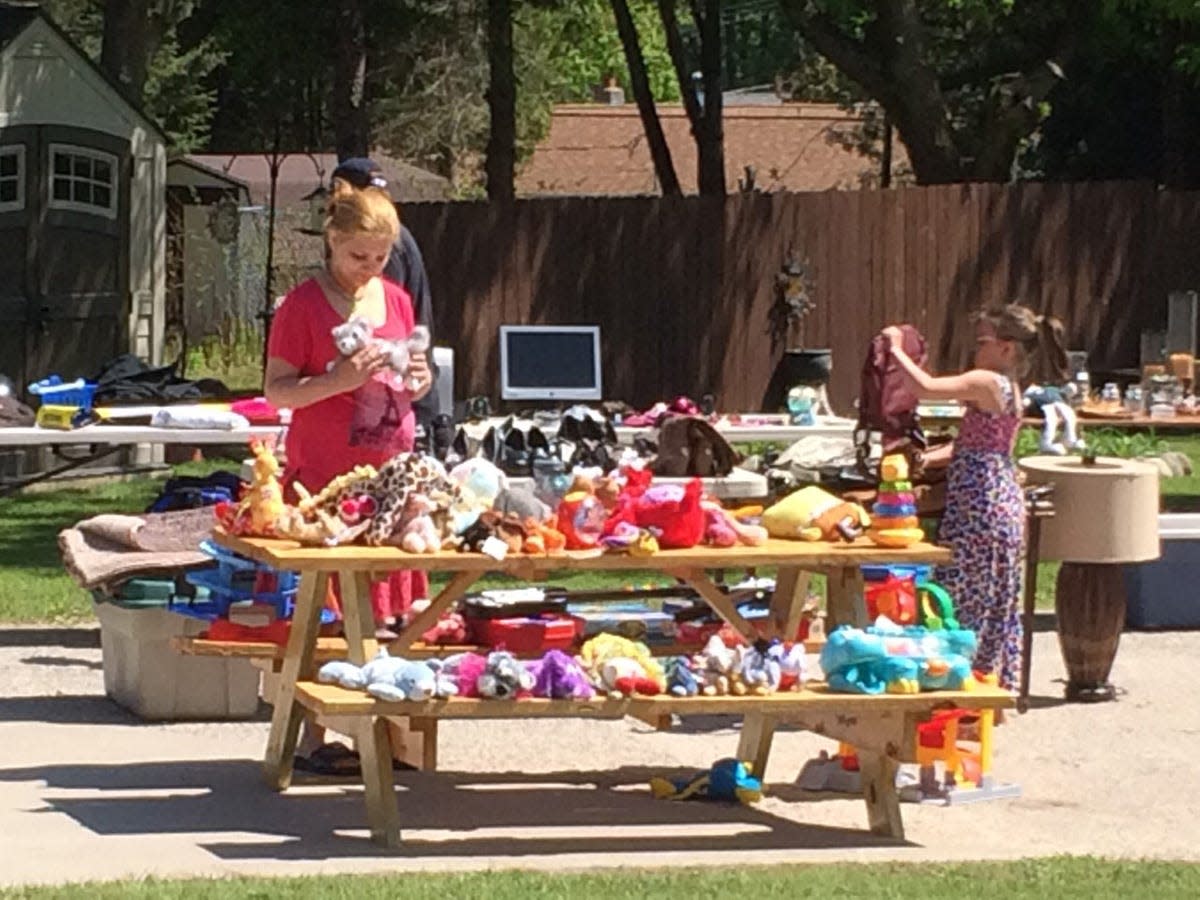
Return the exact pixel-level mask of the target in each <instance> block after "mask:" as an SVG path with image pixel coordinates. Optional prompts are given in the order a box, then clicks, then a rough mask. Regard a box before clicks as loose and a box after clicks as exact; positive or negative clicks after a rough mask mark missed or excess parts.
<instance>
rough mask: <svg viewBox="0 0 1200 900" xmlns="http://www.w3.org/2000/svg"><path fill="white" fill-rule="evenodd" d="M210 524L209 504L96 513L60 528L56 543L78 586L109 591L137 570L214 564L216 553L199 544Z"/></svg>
mask: <svg viewBox="0 0 1200 900" xmlns="http://www.w3.org/2000/svg"><path fill="white" fill-rule="evenodd" d="M212 526H213V511H212V508H211V507H202V508H200V509H185V510H179V511H175V512H165V513H148V514H146V515H143V516H122V515H101V516H93V517H92V518H90V519H84V520H83V521H82V522H79V523H78V524H76V525H75V526H74V527H73V528H67V529H64V530H63V531H60V532H59V534H58V548H59V552H60V553H61V554H62V559H63V565H64V567H65V568H66V570H67V572H68V574H70V575H71V577H72V578H74V579H75V581H76V583H78V584H79V585H80V587H83V588H85V589H88V590H92V589H96V588H100V589H104V590H108V591H111V590H112V589H113V588H114V587H115V586H116V585H118V584H120V583H121V582H123V581H127V580H128V579H130V578H134V577H136V576H138V575H143V574H159V573H163V572H175V571H178V570H180V569H195V568H200V567H202V566H205V565H208V564H210V563H211V562H212V558H211V557H209V556H208V555H207V554H205V553H202V552H201V551H200V549H199V547H200V542H201V541H202V540H204V539H205V538H207V537H208V536H209V535H210V534H211V533H212Z"/></svg>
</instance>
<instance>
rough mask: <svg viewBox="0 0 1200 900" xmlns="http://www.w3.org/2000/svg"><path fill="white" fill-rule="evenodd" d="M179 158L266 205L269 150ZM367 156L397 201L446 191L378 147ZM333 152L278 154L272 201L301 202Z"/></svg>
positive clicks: (325, 176)
mask: <svg viewBox="0 0 1200 900" xmlns="http://www.w3.org/2000/svg"><path fill="white" fill-rule="evenodd" d="M184 158H185V159H187V160H189V161H191V162H193V163H196V164H197V165H200V166H203V167H204V168H206V169H208V170H209V171H212V172H219V173H221V174H223V175H227V176H228V177H230V178H232V179H235V180H237V181H239V182H241V183H243V184H245V185H246V187H247V188H248V189H249V191H250V200H251V202H252V203H257V204H261V205H266V204H267V203H268V202H270V196H271V155H270V154H269V153H237V154H215V153H195V154H192V155H190V156H187V157H184ZM371 158H372V159H374V160H375V161H376V162H378V163H379V165H380V167H381V168H382V169H383V174H384V177H386V178H387V180H388V184H389V186H390V189H391V193H392V198H393V199H394V200H396V201H397V202H399V203H406V202H419V201H423V200H445V199H446V198H447V197H448V196H449V194H450V182H449V181H448V180H447V179H445V178H442V177H441V176H440V175H435V174H434V173H433V172H427V171H425V170H424V169H419V168H417V167H416V166H411V165H409V164H408V163H404V162H400V161H399V160H397V159H392V158H391V157H388V156H386V155H384V154H381V153H373V154H372V155H371ZM337 164H338V158H337V155H336V154H334V153H287V154H281V158H280V160H279V172H278V177H277V179H276V183H275V205H276V207H277V208H279V207H287V206H294V205H296V204H299V203H304V202H306V201H307V200H308V198H309V197H310V196H311V195H312V194H313V192H314V191H316V190H317V188H319V187H328V186H329V176H330V175H331V174H332V173H333V170H334V169H335V168H337Z"/></svg>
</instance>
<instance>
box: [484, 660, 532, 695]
mask: <svg viewBox="0 0 1200 900" xmlns="http://www.w3.org/2000/svg"><path fill="white" fill-rule="evenodd" d="M533 685H534V681H533V676H532V675H531V674H530V673H529V670H527V669H526V668H525V666H524V665H523V664H522V663H521V661H520V660H519V659H517V658H516V657H515V656H513V655H512V654H511V653H508V652H507V651H504V650H495V651H493V652H491V653H489V654H488V655H487V665H486V667H485V668H484V670H483V674H482V675H480V676H479V681H478V688H479V695H480V696H481V697H487V698H493V699H496V700H515V699H516V698H517V697H518V696H520V695H521V694H527V693H529V691H531V690H533Z"/></svg>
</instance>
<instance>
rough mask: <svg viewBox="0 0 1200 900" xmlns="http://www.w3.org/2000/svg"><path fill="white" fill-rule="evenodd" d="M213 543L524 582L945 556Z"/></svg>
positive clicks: (823, 546)
mask: <svg viewBox="0 0 1200 900" xmlns="http://www.w3.org/2000/svg"><path fill="white" fill-rule="evenodd" d="M213 539H214V540H215V541H216V543H218V544H220V545H221V546H223V547H227V548H228V549H230V550H233V551H234V552H235V553H240V554H241V555H242V556H246V557H249V558H250V559H254V560H257V561H259V562H262V563H266V564H267V565H270V566H273V567H274V568H277V569H285V570H288V571H292V572H337V571H343V572H344V571H355V572H364V571H366V572H390V571H394V570H397V569H416V570H422V571H426V572H498V573H505V574H511V575H515V576H517V577H521V578H529V577H531V576H533V577H536V576H538V575H539V574H542V573H549V572H560V571H597V570H607V571H629V570H639V569H657V570H661V571H671V570H681V569H723V568H744V567H745V568H750V567H756V566H795V567H797V568H801V569H808V570H813V569H845V568H853V567H857V566H861V565H870V564H872V563H874V564H885V563H898V564H904V563H924V564H930V565H945V564H948V563H949V562H950V559H951V554H950V551H949V550H948V549H946V548H944V547H937V546H935V545H933V544H927V543H921V544H916V545H915V546H912V547H908V548H906V549H903V550H897V549H891V548H885V547H876V546H875V545H874V544H872V543H871V542H870V541H869V540H867V539H866V538H860V539H859V540H858V541H856V542H854V543H853V544H843V543H839V544H833V543H827V542H824V541H819V542H808V541H786V540H780V539H777V538H771V539H770V540H768V541H767V543H766V544H764V545H763V546H761V547H743V546H739V547H730V548H724V547H704V546H700V547H692V548H690V549H687V550H662V551H660V552H658V553H656V554H654V555H653V556H631V555H628V554H625V553H601V552H598V551H588V550H568V551H566V552H565V553H562V554H559V555H554V556H532V555H527V554H523V553H518V554H512V555H510V556H508V557H506V558H505V559H503V560H499V561H497V560H495V559H492V558H491V557H489V556H484V555H483V554H482V553H458V552H455V551H445V550H443V551H439V552H437V553H406V552H405V551H403V550H401V549H399V548H398V547H364V546H357V545H355V546H344V547H306V546H303V545H301V544H298V543H296V542H295V541H283V540H273V539H268V538H249V537H235V536H233V535H229V534H226V533H225V532H223V531H221V530H220V529H217V530H216V531H214V533H213Z"/></svg>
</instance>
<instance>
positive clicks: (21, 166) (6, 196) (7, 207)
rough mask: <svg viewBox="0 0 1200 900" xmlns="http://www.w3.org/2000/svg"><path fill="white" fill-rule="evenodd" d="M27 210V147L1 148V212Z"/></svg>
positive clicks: (13, 145)
mask: <svg viewBox="0 0 1200 900" xmlns="http://www.w3.org/2000/svg"><path fill="white" fill-rule="evenodd" d="M24 208H25V147H24V146H23V145H21V144H9V145H7V146H2V147H0V212H12V211H14V210H19V209H24Z"/></svg>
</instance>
